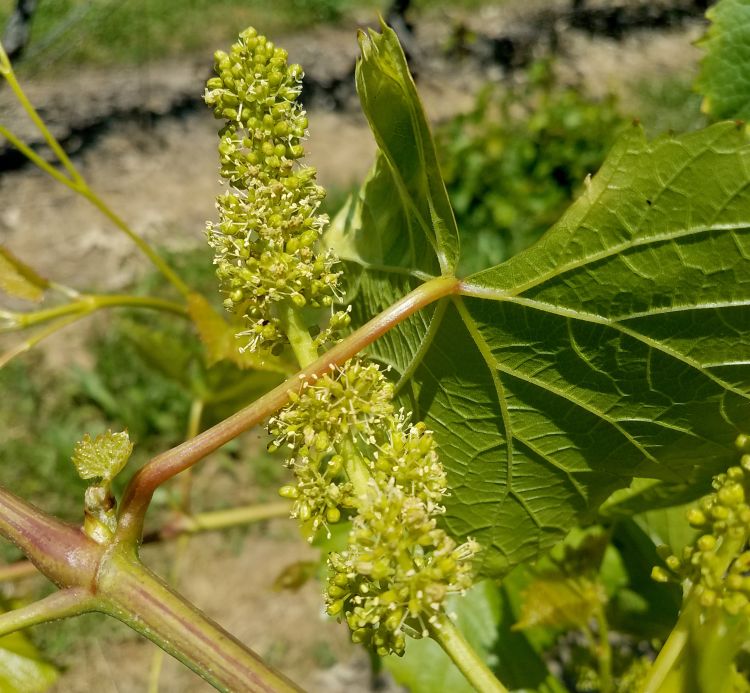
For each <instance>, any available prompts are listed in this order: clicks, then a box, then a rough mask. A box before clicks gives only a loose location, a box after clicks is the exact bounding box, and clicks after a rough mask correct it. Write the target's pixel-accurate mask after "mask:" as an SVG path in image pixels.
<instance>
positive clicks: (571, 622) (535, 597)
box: [515, 575, 607, 630]
mask: <svg viewBox="0 0 750 693" xmlns="http://www.w3.org/2000/svg"><path fill="white" fill-rule="evenodd" d="M606 598H607V597H606V594H605V593H604V588H603V587H602V586H601V584H599V583H598V582H596V581H594V580H590V579H588V578H585V577H580V576H579V577H564V576H562V575H549V576H544V577H540V578H537V579H536V580H534V582H532V583H531V585H529V587H528V588H527V589H526V590H525V592H524V594H523V607H522V609H521V618H520V619H519V621H518V623H516V625H515V628H516V629H519V630H520V629H524V628H532V627H533V626H550V627H553V628H580V627H582V626H585V625H587V624H588V622H589V621H590V620H591V618H592V617H593V616H594V614H595V613H596V612H597V610H599V609H600V608H601V607H602V606H603V605H604V603H605V602H606Z"/></svg>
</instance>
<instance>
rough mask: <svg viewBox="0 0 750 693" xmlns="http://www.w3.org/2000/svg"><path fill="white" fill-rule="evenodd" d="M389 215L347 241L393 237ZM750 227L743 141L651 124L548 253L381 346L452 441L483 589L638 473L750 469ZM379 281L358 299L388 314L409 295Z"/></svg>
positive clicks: (670, 477)
mask: <svg viewBox="0 0 750 693" xmlns="http://www.w3.org/2000/svg"><path fill="white" fill-rule="evenodd" d="M371 193H378V195H374V196H373V197H372V199H368V197H369V195H370V194H371ZM363 197H364V202H360V204H364V205H365V206H368V205H369V206H370V207H371V208H372V210H376V209H378V207H379V205H384V204H385V203H386V201H387V200H386V196H385V194H384V192H383V191H382V190H380V191H379V192H378V189H377V188H376V187H366V188H365V190H364V191H363ZM373 213H374V212H373ZM369 216H370V215H360V216H359V226H358V225H357V217H356V215H353V216H350V217H349V219H348V223H349V226H348V228H347V229H346V232H345V233H343V234H342V237H349V238H351V237H355V238H356V237H357V236H358V235H360V236H362V237H363V238H366V237H367V234H368V233H372V232H377V225H376V224H375V223H373V222H372V221H371V220H370V219H369ZM339 221H340V220H339ZM748 227H750V146H748V143H747V138H746V135H745V133H744V131H743V129H742V128H738V127H736V126H735V125H734V124H731V123H723V124H718V125H715V126H712V127H711V128H708V129H706V130H703V131H700V132H696V133H691V134H688V135H684V136H680V137H672V136H669V137H663V138H660V139H657V140H655V141H653V142H648V141H647V140H646V138H645V136H644V135H643V133H642V131H641V130H640V128H637V127H633V128H632V130H630V131H628V132H626V133H625V134H624V135H623V136H622V138H621V139H620V140H619V141H618V143H617V144H616V145H615V147H614V148H613V150H612V152H611V153H610V155H609V157H608V159H607V161H606V162H605V164H604V166H603V167H602V170H601V171H600V172H599V173H598V174H597V175H596V176H595V177H594V179H593V180H592V181H591V182H590V183H589V185H588V187H587V190H586V192H585V193H584V195H583V196H582V197H581V198H580V199H579V200H578V201H577V202H576V203H575V204H574V205H573V206H572V207H571V208H570V209H569V211H568V212H567V213H566V214H565V215H564V216H563V218H562V219H561V220H560V221H559V222H558V223H557V224H556V225H555V226H554V227H553V228H552V229H551V230H550V231H549V232H548V233H547V234H546V235H545V236H544V237H543V238H542V239H541V240H540V241H539V242H538V243H537V244H536V245H534V246H532V247H531V248H529V249H528V250H526V251H525V252H523V253H521V254H520V255H517V256H515V257H513V258H511V259H510V260H508V261H507V262H505V263H504V264H501V265H498V266H497V267H494V268H491V269H489V270H485V271H483V272H481V273H479V274H476V275H473V276H471V277H469V278H468V279H466V280H464V281H463V282H462V287H461V289H462V294H463V295H462V296H461V297H454V298H452V299H447V300H444V301H443V302H442V304H441V305H439V306H438V307H437V308H435V309H433V310H432V312H431V313H428V314H426V315H423V316H419V317H415V319H413V320H412V321H410V322H408V323H406V324H405V325H404V327H403V328H401V327H400V328H398V329H397V330H395V331H393V332H392V333H391V334H390V335H389V341H387V342H383V343H382V344H381V343H380V342H378V343H376V344H375V345H374V346H373V348H372V353H373V354H374V356H375V357H376V358H378V359H380V360H382V361H384V362H387V363H390V364H391V365H392V366H393V368H394V369H396V371H397V375H398V376H401V380H402V384H408V387H406V388H405V391H408V392H409V393H410V394H411V396H412V399H413V407H414V410H415V416H416V417H417V418H420V419H424V420H425V421H426V422H427V424H428V426H429V427H430V428H431V429H432V430H434V432H435V437H436V439H437V441H438V443H439V445H440V449H441V455H442V459H443V461H444V464H445V466H446V468H447V470H448V474H449V483H450V487H451V496H449V497H448V498H447V499H446V503H445V504H446V507H447V512H446V515H445V517H444V522H445V525H446V527H447V528H448V530H449V531H450V532H451V533H452V534H453V535H454V536H456V537H457V538H463V537H466V536H473V537H475V538H476V539H477V540H478V541H480V543H482V544H483V546H484V547H485V551H484V552H483V554H482V565H481V569H482V572H483V573H485V574H488V575H501V574H503V573H505V572H506V571H507V570H509V569H510V568H511V567H513V566H514V565H516V564H518V563H519V562H522V561H524V560H527V559H530V558H533V557H535V556H537V555H538V554H539V552H541V551H543V550H544V549H545V548H547V547H549V546H551V545H552V544H553V543H555V542H556V541H557V540H559V539H560V538H561V537H562V535H563V534H564V533H565V531H566V530H567V529H568V528H569V527H570V526H571V525H572V524H573V523H575V522H576V521H577V520H579V519H580V518H581V517H584V516H586V515H589V514H591V513H593V511H594V510H595V509H596V508H597V507H598V505H599V504H600V503H601V502H602V501H603V500H604V499H605V498H607V496H608V495H610V494H611V493H612V491H614V490H615V489H617V488H622V487H624V486H627V485H628V484H629V483H630V481H631V480H632V479H633V477H636V476H640V477H651V478H658V479H662V480H666V481H668V482H670V483H673V484H676V483H690V482H691V481H694V480H695V479H697V478H701V479H703V478H705V477H706V475H709V474H711V473H713V472H715V471H718V470H720V469H724V468H726V467H728V466H730V465H731V464H732V463H733V462H734V459H735V455H736V453H735V451H734V447H733V441H734V438H735V436H736V435H737V432H738V431H740V430H742V429H743V428H746V427H747V421H748V412H750V407H748V399H749V398H750V369H748V365H749V364H750V312H749V311H748V305H750V263H748V258H750V236H749V234H748V230H749V229H748ZM391 232H392V233H397V231H394V230H393V229H391ZM351 259H352V260H354V258H353V256H351ZM364 273H365V275H366V281H364V282H363V281H360V282H359V284H358V286H357V293H356V295H355V297H356V303H358V304H362V305H365V306H369V307H370V308H372V307H375V306H376V305H377V304H378V302H379V300H380V297H379V296H378V295H377V292H376V291H375V288H379V289H383V286H382V285H381V286H380V287H378V285H377V282H378V281H381V282H384V281H385V280H384V279H383V276H385V275H387V276H388V278H389V281H390V283H389V284H388V290H389V291H390V292H392V293H397V291H398V290H397V288H396V287H397V286H398V281H397V280H396V279H394V278H395V277H399V278H400V281H401V282H402V284H403V283H404V275H403V274H401V275H398V274H395V273H390V274H388V273H386V272H385V270H381V271H380V274H379V273H378V272H372V271H371V270H368V269H365V271H364ZM408 280H409V282H411V281H413V280H414V277H408ZM406 288H407V286H405V285H404V286H402V289H403V290H406ZM361 312H362V313H364V311H361ZM354 314H355V317H356V315H357V308H356V307H355V311H354ZM355 322H356V320H355Z"/></svg>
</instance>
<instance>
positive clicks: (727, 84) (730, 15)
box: [696, 0, 750, 120]
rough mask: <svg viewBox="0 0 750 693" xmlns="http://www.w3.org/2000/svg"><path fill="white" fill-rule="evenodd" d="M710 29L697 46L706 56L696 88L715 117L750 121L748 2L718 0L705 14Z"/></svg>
mask: <svg viewBox="0 0 750 693" xmlns="http://www.w3.org/2000/svg"><path fill="white" fill-rule="evenodd" d="M706 16H707V17H708V18H709V19H710V20H711V26H710V28H709V30H708V32H707V33H706V36H705V37H704V38H703V39H702V40H701V41H700V42H699V43H698V45H699V46H701V47H702V48H703V49H704V50H705V51H706V55H705V56H704V58H703V61H702V63H701V72H700V76H699V77H698V80H697V82H696V88H697V89H698V91H700V92H701V93H702V94H703V106H702V108H703V111H704V112H705V113H708V114H710V115H712V116H713V117H715V118H739V119H745V120H746V119H748V118H750V3H748V2H747V0H721V2H718V3H717V4H716V5H714V6H713V7H712V8H710V9H709V10H708V12H706Z"/></svg>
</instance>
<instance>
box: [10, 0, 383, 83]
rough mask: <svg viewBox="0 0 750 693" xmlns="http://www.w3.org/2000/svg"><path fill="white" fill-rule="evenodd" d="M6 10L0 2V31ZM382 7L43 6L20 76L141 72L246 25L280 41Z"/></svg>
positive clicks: (342, 2) (135, 1) (214, 1)
mask: <svg viewBox="0 0 750 693" xmlns="http://www.w3.org/2000/svg"><path fill="white" fill-rule="evenodd" d="M13 4H14V3H13V2H12V0H0V25H4V24H5V22H6V21H7V18H8V16H9V14H10V12H11V10H12V7H13ZM383 6H384V3H383V2H381V1H379V0H278V1H277V2H268V0H127V1H123V0H43V1H42V2H40V4H39V9H38V11H37V14H36V16H35V18H34V23H33V25H32V33H31V40H30V43H29V47H28V50H27V55H26V58H25V61H26V63H27V68H26V69H28V70H30V71H32V72H35V71H37V70H42V69H57V68H58V67H60V66H65V65H68V66H69V65H78V64H82V63H88V64H94V65H116V64H127V63H130V64H143V63H147V62H149V61H152V60H155V59H159V58H163V57H167V56H173V55H180V54H184V53H191V52H197V51H201V50H210V51H213V50H214V49H215V48H216V47H218V46H222V45H224V44H226V43H227V42H229V41H231V40H233V39H234V37H235V36H236V35H237V33H238V32H239V31H240V30H241V29H242V28H244V27H246V26H248V25H250V24H253V25H255V26H257V27H262V29H263V31H264V32H266V33H269V34H270V33H279V32H283V31H287V30H298V29H302V28H304V27H308V26H311V25H314V24H318V23H321V22H333V21H337V20H340V19H341V18H342V17H343V16H344V15H345V14H346V13H347V12H351V11H352V10H354V9H362V8H371V9H372V10H373V12H375V11H377V10H382V9H383Z"/></svg>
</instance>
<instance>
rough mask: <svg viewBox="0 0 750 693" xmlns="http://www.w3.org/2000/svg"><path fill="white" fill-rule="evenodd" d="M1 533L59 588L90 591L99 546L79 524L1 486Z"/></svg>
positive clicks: (98, 554)
mask: <svg viewBox="0 0 750 693" xmlns="http://www.w3.org/2000/svg"><path fill="white" fill-rule="evenodd" d="M0 534H2V535H3V536H4V537H6V538H7V539H9V540H10V541H12V542H13V543H14V544H15V545H16V546H17V547H18V548H19V549H21V551H23V552H24V553H25V554H26V555H27V556H28V558H29V559H30V560H31V562H32V563H33V564H34V565H35V566H36V567H37V568H38V569H39V571H40V572H41V573H43V574H44V575H46V576H47V577H48V578H49V579H50V580H52V582H54V583H55V584H56V585H58V587H61V588H66V587H83V588H85V589H87V590H93V588H94V584H95V581H96V570H97V566H98V564H99V560H100V559H101V556H102V547H101V546H100V545H99V544H97V543H96V542H94V541H93V540H92V539H90V538H89V537H87V536H86V535H85V534H84V533H83V532H82V531H81V530H80V529H79V528H78V527H73V526H72V525H68V524H65V523H64V522H61V521H60V520H58V519H57V518H54V517H52V516H50V515H47V514H46V513H45V512H43V511H42V510H39V509H38V508H35V507H34V506H33V505H31V504H29V503H27V502H26V501H23V500H21V499H20V498H18V497H17V496H14V495H13V494H12V493H10V492H9V491H6V490H5V489H3V488H0Z"/></svg>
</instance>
